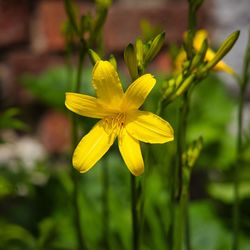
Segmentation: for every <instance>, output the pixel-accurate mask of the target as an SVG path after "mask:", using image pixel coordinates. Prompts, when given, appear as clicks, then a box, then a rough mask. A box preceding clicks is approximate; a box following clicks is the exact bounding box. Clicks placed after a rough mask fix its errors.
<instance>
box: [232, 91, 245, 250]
mask: <svg viewBox="0 0 250 250" xmlns="http://www.w3.org/2000/svg"><path fill="white" fill-rule="evenodd" d="M242 90H243V89H242V88H241V90H240V98H239V112H238V134H237V155H238V157H237V163H236V165H235V168H234V206H233V232H234V234H233V235H234V236H233V250H238V249H239V209H240V204H239V184H240V181H239V173H238V169H239V167H240V165H241V159H240V154H241V149H242V114H243V103H244V92H243V91H242Z"/></svg>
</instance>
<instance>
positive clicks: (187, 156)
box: [183, 136, 203, 168]
mask: <svg viewBox="0 0 250 250" xmlns="http://www.w3.org/2000/svg"><path fill="white" fill-rule="evenodd" d="M202 147H203V139H202V137H201V136H200V137H199V138H198V139H197V140H195V141H193V142H192V144H191V145H189V146H188V149H187V151H186V152H185V153H184V154H183V162H184V163H185V166H187V167H189V168H192V167H193V166H194V164H195V162H196V161H197V159H198V157H199V155H200V152H201V150H202Z"/></svg>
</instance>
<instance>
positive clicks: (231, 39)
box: [203, 31, 240, 71]
mask: <svg viewBox="0 0 250 250" xmlns="http://www.w3.org/2000/svg"><path fill="white" fill-rule="evenodd" d="M239 35H240V31H235V32H233V33H232V34H231V35H229V36H228V37H227V38H226V40H225V41H224V42H223V43H222V45H221V46H220V48H219V50H218V51H217V52H216V54H215V56H214V58H213V59H212V60H211V61H210V62H208V64H207V65H206V66H205V67H204V69H203V71H208V70H210V69H212V68H213V67H214V66H215V65H216V64H217V63H218V62H219V61H220V60H221V59H222V58H223V57H224V56H225V55H226V54H227V53H228V52H229V51H230V50H231V48H232V47H233V45H234V44H235V42H236V41H237V39H238V37H239Z"/></svg>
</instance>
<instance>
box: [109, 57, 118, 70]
mask: <svg viewBox="0 0 250 250" xmlns="http://www.w3.org/2000/svg"><path fill="white" fill-rule="evenodd" d="M109 62H110V63H111V64H112V65H113V66H114V68H115V70H117V61H116V59H115V56H114V55H113V54H111V55H110V57H109Z"/></svg>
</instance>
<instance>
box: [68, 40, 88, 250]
mask: <svg viewBox="0 0 250 250" xmlns="http://www.w3.org/2000/svg"><path fill="white" fill-rule="evenodd" d="M85 55H86V50H85V49H84V46H83V44H81V49H80V54H79V61H78V67H77V77H76V82H75V85H74V87H73V91H74V92H79V90H80V86H81V80H82V67H83V61H84V57H85ZM77 143H78V135H77V121H76V116H75V115H74V114H73V116H72V151H73V150H74V149H75V147H76V146H77ZM71 176H72V181H73V194H72V196H73V197H72V199H73V209H74V224H75V230H76V235H77V239H78V249H79V250H85V249H87V247H86V243H85V240H84V237H83V231H82V227H81V214H80V208H79V199H78V193H79V191H78V190H79V175H78V174H77V173H76V172H75V170H74V168H71Z"/></svg>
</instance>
